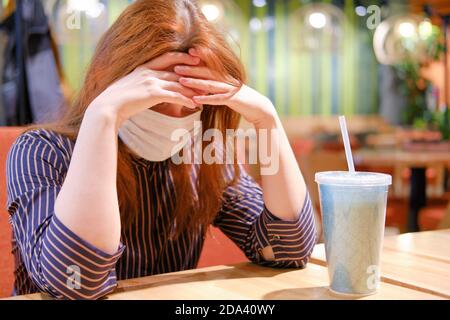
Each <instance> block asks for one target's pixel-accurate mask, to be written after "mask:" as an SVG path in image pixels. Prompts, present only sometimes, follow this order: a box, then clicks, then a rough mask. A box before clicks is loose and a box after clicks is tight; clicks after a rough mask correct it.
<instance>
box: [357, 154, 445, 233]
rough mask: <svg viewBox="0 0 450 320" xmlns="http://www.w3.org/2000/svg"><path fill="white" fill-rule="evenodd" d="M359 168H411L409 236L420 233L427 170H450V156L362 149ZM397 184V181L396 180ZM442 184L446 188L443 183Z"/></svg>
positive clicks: (359, 156)
mask: <svg viewBox="0 0 450 320" xmlns="http://www.w3.org/2000/svg"><path fill="white" fill-rule="evenodd" d="M354 160H355V164H356V165H363V166H388V167H394V168H397V171H398V172H400V170H401V168H410V169H411V177H410V194H409V212H408V225H407V230H408V231H409V232H415V231H419V225H418V217H419V211H420V209H421V208H423V207H424V206H426V199H427V194H426V191H427V180H426V175H425V172H426V168H428V167H440V168H442V169H443V168H445V167H448V166H450V152H443V151H429V150H426V151H422V152H419V151H404V150H401V149H383V148H381V149H379V148H375V149H361V150H357V151H355V153H354ZM393 178H394V181H393V183H396V182H395V180H397V178H396V177H393ZM439 183H442V184H443V181H440V182H439Z"/></svg>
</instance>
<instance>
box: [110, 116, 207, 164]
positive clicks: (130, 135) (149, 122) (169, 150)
mask: <svg viewBox="0 0 450 320" xmlns="http://www.w3.org/2000/svg"><path fill="white" fill-rule="evenodd" d="M201 113H202V110H200V111H198V112H195V113H193V114H190V115H188V116H187V117H183V118H177V117H171V116H167V115H165V114H161V113H159V112H156V111H153V110H151V109H147V110H145V111H142V112H140V113H138V114H136V115H134V116H133V117H131V118H130V119H128V120H126V121H125V122H124V123H123V124H122V126H121V127H120V128H119V137H120V139H121V140H122V141H123V143H125V145H126V146H127V147H128V148H130V149H131V151H133V152H134V153H136V154H137V155H138V156H139V157H141V158H144V159H147V160H149V161H164V160H167V159H169V158H170V157H172V156H173V155H175V154H177V153H178V152H180V150H181V149H183V147H184V146H185V145H186V144H187V143H188V142H189V139H193V137H194V136H195V135H197V134H198V133H199V132H194V121H200V115H201ZM196 127H197V128H200V127H201V126H196ZM178 129H183V130H184V131H185V133H184V134H183V135H182V136H181V138H179V137H180V135H179V134H177V135H176V136H177V139H174V140H176V141H174V140H173V139H171V138H172V134H173V133H174V132H175V131H176V130H178ZM197 131H199V130H197ZM177 133H179V132H178V131H177ZM192 141H193V140H192Z"/></svg>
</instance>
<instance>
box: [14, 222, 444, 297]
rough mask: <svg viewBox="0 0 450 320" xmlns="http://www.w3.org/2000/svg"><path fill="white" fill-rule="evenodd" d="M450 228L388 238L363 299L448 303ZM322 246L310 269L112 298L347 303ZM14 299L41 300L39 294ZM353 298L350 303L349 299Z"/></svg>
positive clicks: (198, 279)
mask: <svg viewBox="0 0 450 320" xmlns="http://www.w3.org/2000/svg"><path fill="white" fill-rule="evenodd" d="M449 238H450V229H449V230H445V231H433V232H424V233H418V234H414V235H410V234H405V235H401V236H394V237H387V238H386V241H385V246H384V249H383V256H382V261H383V262H382V267H381V268H382V269H381V273H382V281H381V285H380V290H379V292H378V293H377V294H374V295H371V296H366V297H363V298H360V299H445V298H446V299H449V298H450V252H449V250H448V243H449V242H448V240H449ZM325 265H326V263H325V252H324V247H323V245H322V244H319V245H317V246H316V249H315V251H314V252H313V256H312V259H311V261H310V263H309V264H308V265H307V267H306V268H305V269H275V268H267V267H262V266H258V265H255V264H251V263H242V264H237V265H229V266H224V265H221V266H214V267H208V268H202V269H194V270H188V271H181V272H174V273H166V274H160V275H155V276H150V277H143V278H136V279H129V280H124V281H119V286H118V288H117V290H116V291H115V292H114V293H112V294H110V295H109V296H108V297H107V299H117V300H125V299H174V300H182V299H200V300H201V299H224V300H226V299H235V300H240V299H287V300H291V299H338V298H339V299H342V297H337V296H333V295H332V294H331V293H330V291H329V290H328V285H329V280H328V271H327V269H326V267H325ZM12 299H19V300H24V299H25V300H42V299H48V296H46V295H44V294H40V293H36V294H30V295H25V296H17V297H13V298H12ZM347 299H348V298H347Z"/></svg>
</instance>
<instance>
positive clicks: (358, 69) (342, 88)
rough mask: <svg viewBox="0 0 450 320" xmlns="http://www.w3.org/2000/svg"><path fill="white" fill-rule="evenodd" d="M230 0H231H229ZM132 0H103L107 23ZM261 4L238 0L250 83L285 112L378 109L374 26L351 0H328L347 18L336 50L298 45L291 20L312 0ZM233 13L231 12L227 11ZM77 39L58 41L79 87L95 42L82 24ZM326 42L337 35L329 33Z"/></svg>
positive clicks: (73, 82) (273, 0)
mask: <svg viewBox="0 0 450 320" xmlns="http://www.w3.org/2000/svg"><path fill="white" fill-rule="evenodd" d="M230 1H231V0H230ZM128 2H129V1H128V0H118V1H117V0H113V1H104V3H105V4H106V9H107V15H108V23H111V22H112V21H114V19H115V18H117V16H118V15H119V14H120V12H121V11H122V10H123V8H124V7H125V6H126V5H127V4H128ZM266 2H267V5H266V6H264V7H262V8H257V7H255V6H253V5H252V1H251V0H234V4H235V6H237V8H238V9H239V12H240V13H239V16H240V17H241V20H244V21H243V23H241V24H236V25H237V26H238V29H239V37H240V44H239V46H240V51H241V52H240V56H241V58H242V60H243V62H244V64H245V66H246V68H247V72H248V75H249V84H250V85H251V86H253V87H254V88H255V89H257V90H259V91H260V92H262V93H264V94H265V95H267V96H269V98H270V99H271V100H272V101H273V102H274V104H275V106H276V107H277V109H278V111H279V113H280V114H282V115H311V114H320V115H330V114H338V113H344V114H346V115H351V114H368V113H375V112H377V109H378V107H377V104H378V101H377V97H378V79H377V78H378V76H377V73H378V72H377V69H378V68H377V67H378V65H377V62H376V60H375V57H374V54H373V50H372V31H370V30H368V28H366V27H365V21H366V18H365V17H359V16H357V15H356V14H355V10H354V2H353V0H340V1H337V0H336V1H332V0H324V1H322V2H328V3H333V4H335V5H337V6H339V7H340V8H341V9H342V10H343V12H344V14H345V16H346V18H347V21H348V24H346V25H345V26H344V27H343V32H342V37H341V41H340V43H339V49H338V50H318V51H307V50H299V49H298V47H296V43H298V41H299V37H301V36H302V35H301V34H299V32H298V28H297V27H296V24H297V23H300V22H299V21H295V20H292V19H291V20H289V17H291V15H292V14H294V12H295V11H296V10H298V9H300V8H301V7H302V6H304V5H307V3H308V1H304V0H303V1H300V0H266ZM226 16H227V19H228V20H230V19H231V20H232V19H233V12H228V13H227V14H226ZM252 17H256V18H258V19H260V21H264V20H266V21H269V22H270V21H273V22H274V24H273V27H272V28H268V29H265V28H262V29H261V30H260V31H251V30H250V28H249V21H250V19H251V18H252ZM78 36H79V41H77V42H78V44H64V45H62V46H61V47H60V49H61V55H62V60H63V64H64V68H65V71H66V73H67V76H68V80H69V83H70V84H71V85H72V87H74V88H78V87H79V85H80V83H81V81H82V77H83V73H84V71H85V66H86V65H87V63H88V62H89V59H90V57H91V55H92V52H93V49H94V45H92V44H91V45H80V43H84V41H83V40H84V39H89V37H90V36H91V33H90V30H89V26H87V25H82V28H81V29H80V32H79V35H78ZM318 40H319V41H321V42H322V43H325V44H327V43H330V41H333V40H332V38H331V36H330V35H329V34H327V33H325V34H324V35H323V36H322V37H321V39H318Z"/></svg>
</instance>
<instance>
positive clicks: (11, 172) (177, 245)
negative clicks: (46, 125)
mask: <svg viewBox="0 0 450 320" xmlns="http://www.w3.org/2000/svg"><path fill="white" fill-rule="evenodd" d="M73 148H74V142H73V141H71V140H70V139H68V138H67V137H64V136H62V135H60V134H57V133H55V132H53V131H49V130H44V129H39V130H33V131H28V132H26V133H24V134H22V135H21V136H20V137H19V138H18V139H17V140H16V141H15V143H14V144H13V146H12V148H11V150H10V152H9V154H8V160H7V191H8V201H7V206H8V212H9V215H10V222H11V224H12V227H13V239H12V242H13V254H14V256H15V273H14V274H15V282H14V293H15V294H27V293H33V292H37V291H41V292H45V293H48V294H50V295H51V296H53V297H55V298H58V299H95V298H100V297H102V296H104V295H106V294H108V293H111V292H112V291H113V290H114V288H115V287H116V285H117V280H121V279H128V278H134V277H143V276H148V275H154V274H159V273H165V272H173V271H179V270H186V269H191V268H195V267H196V265H197V262H198V260H199V256H200V253H201V250H202V247H203V243H204V239H205V234H206V230H203V228H202V227H199V228H197V230H195V231H192V232H184V233H183V234H182V235H181V236H180V237H179V238H177V239H171V238H169V237H168V236H167V234H168V233H167V232H165V230H166V229H167V228H169V227H171V226H172V224H173V217H172V216H171V214H172V212H173V208H174V205H175V204H174V201H175V200H174V198H173V196H172V195H173V194H174V189H173V180H172V176H171V174H170V170H168V164H169V163H168V161H170V160H167V161H162V162H150V161H147V160H145V159H134V160H133V168H134V170H135V173H136V177H137V181H138V190H137V195H138V198H139V201H140V202H139V203H140V206H139V210H140V211H139V214H138V215H137V217H136V219H135V221H134V223H133V224H132V226H131V227H130V228H122V234H121V244H120V247H119V248H118V251H117V252H116V253H115V254H112V255H111V254H107V253H105V252H103V251H102V250H99V249H98V248H96V247H95V246H93V245H92V244H90V243H88V242H87V241H85V240H83V239H82V238H80V237H79V236H77V235H76V234H75V233H74V232H72V231H71V230H70V229H69V228H68V227H66V226H65V225H64V224H63V223H62V222H61V221H60V220H59V219H58V218H57V216H56V215H55V213H54V204H55V200H56V197H57V195H58V192H59V191H60V190H61V186H62V184H63V182H64V177H65V176H66V173H67V170H68V167H69V163H70V159H71V155H72V151H73ZM93 214H95V213H93ZM213 225H215V226H217V227H218V228H220V229H221V231H223V232H224V233H225V234H226V235H227V236H228V237H229V238H230V239H231V240H232V241H233V242H234V243H235V244H236V245H237V246H238V247H239V248H240V249H241V250H242V251H243V252H244V253H245V255H246V256H247V257H248V259H249V260H250V261H252V262H254V263H258V264H262V265H266V266H270V267H295V268H302V267H304V266H305V265H306V263H307V261H308V258H309V256H310V254H311V252H312V250H313V247H314V245H315V242H316V233H315V225H314V216H313V211H312V206H311V201H310V197H309V195H308V194H307V196H306V200H305V204H304V206H303V208H302V211H301V212H300V214H299V218H298V220H297V221H284V220H281V219H279V218H278V217H276V216H275V215H273V214H272V213H271V212H269V211H268V210H267V208H266V207H265V205H264V201H263V194H262V190H261V188H260V187H259V186H258V184H257V183H256V182H255V181H254V180H253V179H252V178H251V177H250V176H249V175H248V174H246V173H245V171H244V170H243V171H242V173H241V175H240V176H239V178H238V180H237V184H235V185H233V186H230V187H227V188H226V189H225V190H224V192H223V197H222V205H221V209H220V210H219V212H218V213H217V216H216V217H215V220H214V223H213ZM161 231H163V232H161ZM267 246H271V247H272V249H273V252H274V256H275V259H274V260H273V261H265V260H264V259H263V258H262V256H261V249H263V248H265V247H267Z"/></svg>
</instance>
